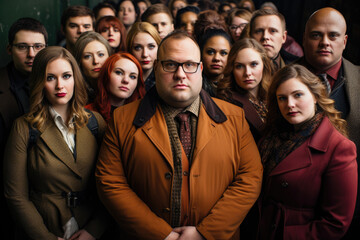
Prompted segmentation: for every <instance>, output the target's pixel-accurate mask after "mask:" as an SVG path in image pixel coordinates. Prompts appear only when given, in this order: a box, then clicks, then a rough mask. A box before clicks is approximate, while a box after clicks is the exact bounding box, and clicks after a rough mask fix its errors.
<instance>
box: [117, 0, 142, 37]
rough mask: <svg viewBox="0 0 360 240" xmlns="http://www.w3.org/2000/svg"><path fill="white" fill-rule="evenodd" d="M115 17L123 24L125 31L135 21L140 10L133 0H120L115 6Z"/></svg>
mask: <svg viewBox="0 0 360 240" xmlns="http://www.w3.org/2000/svg"><path fill="white" fill-rule="evenodd" d="M117 13H118V14H117V17H118V18H119V19H120V21H121V22H122V23H123V24H124V26H125V28H126V31H129V29H130V27H131V26H132V25H133V24H134V23H135V22H136V21H137V19H138V18H139V16H140V10H139V7H138V5H137V4H136V2H135V1H134V0H120V1H119V2H118V4H117Z"/></svg>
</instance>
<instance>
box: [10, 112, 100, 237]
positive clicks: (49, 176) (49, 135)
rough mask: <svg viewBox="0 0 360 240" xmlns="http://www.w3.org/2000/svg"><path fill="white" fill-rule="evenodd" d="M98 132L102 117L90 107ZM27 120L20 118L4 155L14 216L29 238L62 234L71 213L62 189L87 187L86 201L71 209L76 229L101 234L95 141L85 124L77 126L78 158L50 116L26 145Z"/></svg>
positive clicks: (84, 188)
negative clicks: (38, 133) (95, 181)
mask: <svg viewBox="0 0 360 240" xmlns="http://www.w3.org/2000/svg"><path fill="white" fill-rule="evenodd" d="M94 114H95V116H96V119H97V121H98V124H99V129H98V132H99V136H102V133H103V132H104V131H105V126H106V124H105V122H104V120H103V119H102V117H101V116H100V114H98V113H96V112H94ZM28 138H29V125H28V122H26V121H25V119H24V116H23V117H20V118H18V119H17V120H16V121H15V123H14V126H13V128H12V131H11V133H10V136H9V140H8V142H7V145H6V149H5V157H4V179H5V197H6V198H7V201H8V205H9V208H10V212H11V214H12V215H13V217H14V219H15V220H16V221H17V223H18V224H19V225H20V227H21V228H23V229H24V230H25V232H26V233H27V235H28V236H29V237H30V238H31V239H46V240H49V239H54V240H56V239H57V237H63V235H64V232H63V228H62V227H63V226H64V224H65V223H66V222H67V221H68V220H69V219H70V218H71V217H72V213H71V210H70V208H69V207H68V206H67V204H66V199H65V198H64V197H63V196H62V192H70V191H88V194H89V197H88V200H86V202H85V203H84V204H82V205H80V206H78V207H76V208H73V209H72V212H73V215H74V217H75V219H76V221H77V223H78V225H79V228H80V229H86V230H87V231H88V232H89V233H90V234H92V235H93V236H94V237H96V238H99V237H100V236H101V234H102V233H103V231H104V230H105V226H104V225H105V224H106V223H105V221H104V217H103V216H102V213H101V210H100V209H101V208H100V207H98V206H97V204H99V201H96V199H97V198H96V197H95V195H96V194H95V183H94V182H93V180H94V177H93V173H94V168H95V161H96V159H97V149H98V146H97V141H96V139H95V137H94V136H93V135H92V133H91V131H90V130H89V129H88V128H87V127H86V126H85V127H83V128H81V129H79V130H77V131H76V136H75V138H76V139H75V142H76V144H75V147H76V157H74V155H73V154H72V152H71V151H70V149H69V147H68V146H67V144H66V143H65V140H64V139H63V136H62V134H61V132H60V131H59V130H58V128H57V127H56V125H55V122H54V121H53V120H52V119H49V120H47V122H46V123H45V127H44V128H43V129H42V130H40V135H39V137H38V139H37V141H36V143H35V144H34V146H32V147H31V148H29V149H28V146H27V145H28Z"/></svg>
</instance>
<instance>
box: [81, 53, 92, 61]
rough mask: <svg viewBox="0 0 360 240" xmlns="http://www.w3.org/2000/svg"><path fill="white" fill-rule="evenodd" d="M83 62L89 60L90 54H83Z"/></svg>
mask: <svg viewBox="0 0 360 240" xmlns="http://www.w3.org/2000/svg"><path fill="white" fill-rule="evenodd" d="M83 58H84V59H85V60H88V59H90V58H91V54H85V55H84V57H83Z"/></svg>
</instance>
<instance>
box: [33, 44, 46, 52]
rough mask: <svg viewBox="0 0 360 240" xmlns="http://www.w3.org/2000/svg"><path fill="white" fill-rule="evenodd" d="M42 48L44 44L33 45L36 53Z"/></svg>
mask: <svg viewBox="0 0 360 240" xmlns="http://www.w3.org/2000/svg"><path fill="white" fill-rule="evenodd" d="M44 47H45V45H44V44H35V45H34V48H35V50H36V51H39V50H41V49H43V48H44Z"/></svg>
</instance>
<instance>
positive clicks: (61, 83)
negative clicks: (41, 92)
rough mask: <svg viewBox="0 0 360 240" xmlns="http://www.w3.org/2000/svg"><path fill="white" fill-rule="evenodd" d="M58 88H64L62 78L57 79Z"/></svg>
mask: <svg viewBox="0 0 360 240" xmlns="http://www.w3.org/2000/svg"><path fill="white" fill-rule="evenodd" d="M55 87H56V89H62V88H63V81H62V80H61V79H58V80H57V81H56V86H55Z"/></svg>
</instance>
